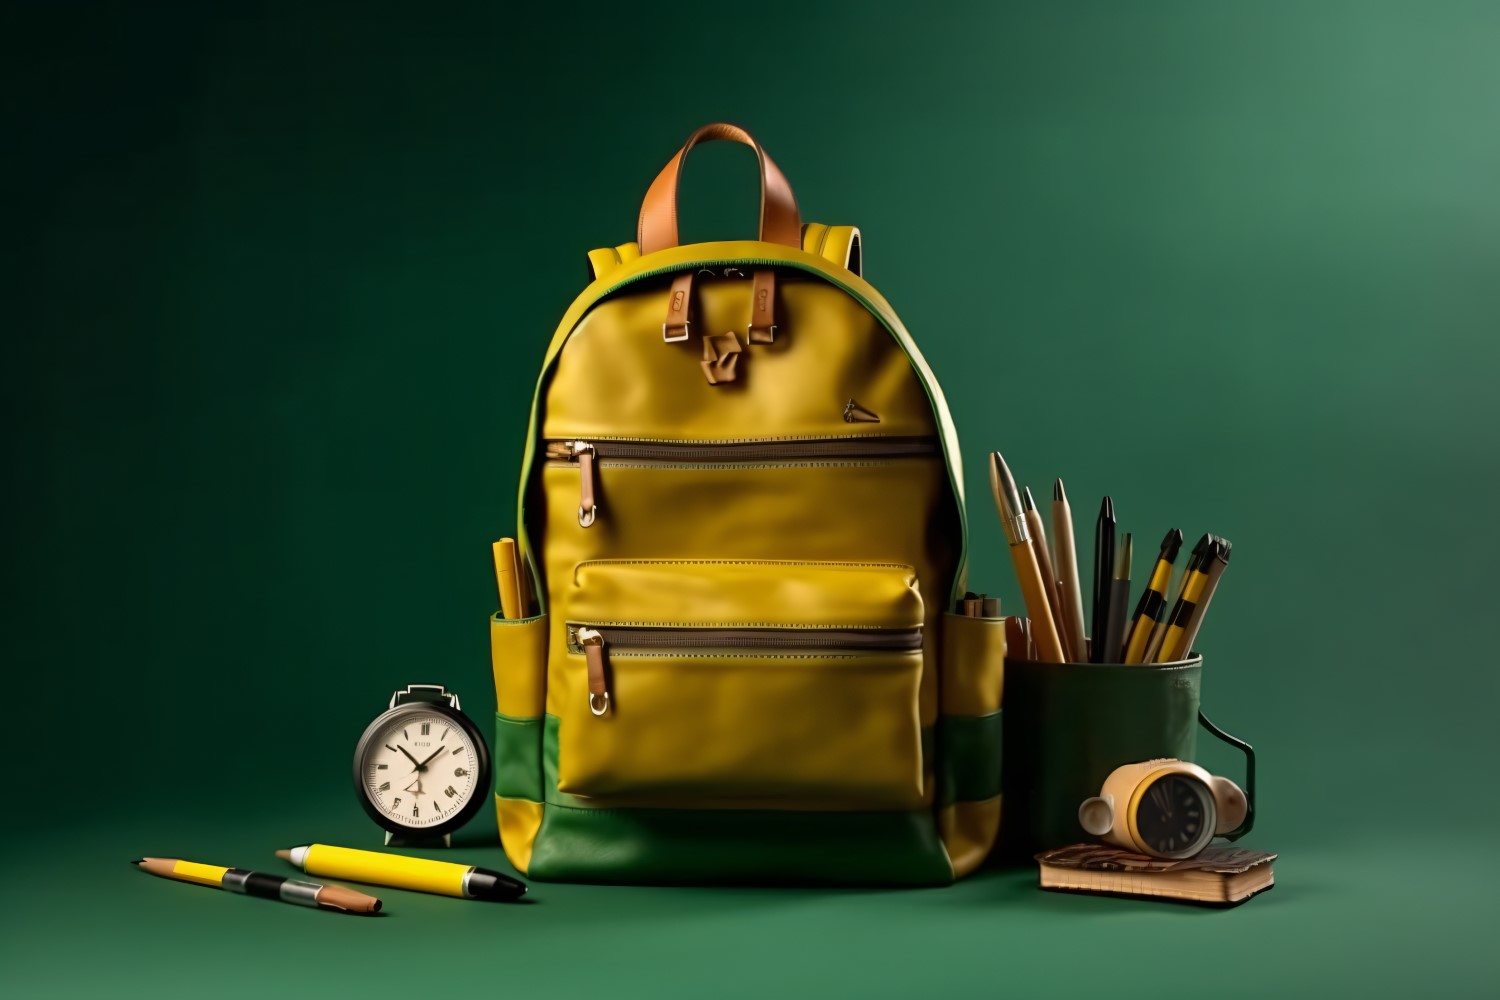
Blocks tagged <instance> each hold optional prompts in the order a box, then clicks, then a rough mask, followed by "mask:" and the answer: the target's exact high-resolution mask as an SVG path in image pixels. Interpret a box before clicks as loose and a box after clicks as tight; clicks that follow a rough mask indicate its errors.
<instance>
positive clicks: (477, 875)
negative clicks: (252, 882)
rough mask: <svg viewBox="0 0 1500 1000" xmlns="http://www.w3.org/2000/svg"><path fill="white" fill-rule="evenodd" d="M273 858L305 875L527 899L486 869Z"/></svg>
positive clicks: (373, 859)
mask: <svg viewBox="0 0 1500 1000" xmlns="http://www.w3.org/2000/svg"><path fill="white" fill-rule="evenodd" d="M276 856H277V857H278V858H281V859H282V860H284V861H290V862H291V863H292V864H294V865H296V866H297V867H298V868H301V869H302V870H303V871H305V872H307V873H308V874H309V875H326V876H328V877H329V878H338V879H346V880H348V881H350V882H367V883H369V884H370V885H384V886H390V887H391V888H392V889H411V890H413V891H414V892H431V893H436V894H437V895H439V896H458V897H459V898H461V899H495V900H502V901H509V900H515V899H520V898H521V897H522V896H523V895H525V893H526V883H524V882H521V881H519V880H517V879H513V878H511V877H510V876H508V875H501V874H500V873H499V872H497V871H491V870H489V869H488V868H476V867H474V866H472V865H456V864H454V863H453V862H451V861H429V860H427V859H426V858H409V857H407V856H406V855H404V854H382V853H381V852H379V851H357V850H355V849H353V848H351V847H329V846H328V845H327V844H310V845H308V846H306V847H293V848H292V849H291V850H289V851H277V852H276Z"/></svg>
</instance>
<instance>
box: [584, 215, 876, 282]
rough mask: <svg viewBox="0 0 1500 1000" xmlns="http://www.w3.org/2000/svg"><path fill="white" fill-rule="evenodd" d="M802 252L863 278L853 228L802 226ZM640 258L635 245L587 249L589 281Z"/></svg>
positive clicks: (858, 248) (856, 237)
mask: <svg viewBox="0 0 1500 1000" xmlns="http://www.w3.org/2000/svg"><path fill="white" fill-rule="evenodd" d="M802 249H803V250H805V251H807V252H808V253H811V254H817V255H818V256H819V257H822V258H823V259H824V260H828V261H832V262H833V263H835V264H837V265H838V266H839V267H842V268H845V269H846V270H849V271H853V272H854V273H855V274H858V275H860V276H861V277H862V276H863V264H864V261H863V259H862V258H861V256H860V246H859V229H858V228H857V227H855V226H825V225H823V223H821V222H809V223H808V224H807V225H805V226H803V227H802ZM640 256H641V248H640V245H639V244H637V243H621V244H620V245H619V246H617V247H601V248H599V249H598V250H590V251H589V270H588V275H589V281H591V282H592V281H598V280H599V279H600V278H602V277H604V276H605V275H607V274H609V273H610V272H611V271H613V270H615V269H616V268H619V267H621V266H623V265H625V264H629V263H631V262H632V261H635V260H637V259H638V258H639V257H640Z"/></svg>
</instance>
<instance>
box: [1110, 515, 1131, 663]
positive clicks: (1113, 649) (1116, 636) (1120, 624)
mask: <svg viewBox="0 0 1500 1000" xmlns="http://www.w3.org/2000/svg"><path fill="white" fill-rule="evenodd" d="M1133 552H1134V550H1133V547H1132V545H1131V541H1130V532H1128V531H1127V532H1125V537H1124V538H1123V539H1121V541H1120V548H1119V550H1118V551H1117V552H1116V553H1115V571H1114V579H1113V580H1111V581H1110V585H1109V616H1108V619H1107V620H1106V622H1105V625H1104V656H1105V659H1104V660H1103V662H1104V663H1123V662H1125V661H1124V650H1125V609H1126V608H1128V607H1129V606H1130V560H1131V556H1132V555H1133Z"/></svg>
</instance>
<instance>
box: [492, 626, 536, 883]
mask: <svg viewBox="0 0 1500 1000" xmlns="http://www.w3.org/2000/svg"><path fill="white" fill-rule="evenodd" d="M547 638H548V636H547V616H546V615H537V616H536V617H534V618H514V619H509V618H503V617H501V616H500V615H499V614H496V615H494V616H493V617H492V618H490V662H491V666H492V667H493V669H494V673H495V753H494V761H495V763H494V768H495V813H496V815H497V817H498V818H499V823H500V843H501V845H502V846H503V847H504V848H505V856H506V857H507V858H509V859H510V862H511V864H513V865H515V866H516V868H517V869H519V870H520V871H523V872H524V871H526V868H527V866H528V865H529V864H530V862H531V847H532V844H533V843H534V842H535V840H536V831H537V828H538V827H539V826H541V822H542V715H543V712H544V706H545V699H546V677H547Z"/></svg>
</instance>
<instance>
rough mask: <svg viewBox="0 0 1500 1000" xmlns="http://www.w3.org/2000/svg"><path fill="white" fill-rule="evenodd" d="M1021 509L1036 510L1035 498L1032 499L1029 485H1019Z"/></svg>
mask: <svg viewBox="0 0 1500 1000" xmlns="http://www.w3.org/2000/svg"><path fill="white" fill-rule="evenodd" d="M1021 509H1022V510H1036V500H1034V499H1033V498H1032V496H1031V487H1030V486H1023V487H1021Z"/></svg>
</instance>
